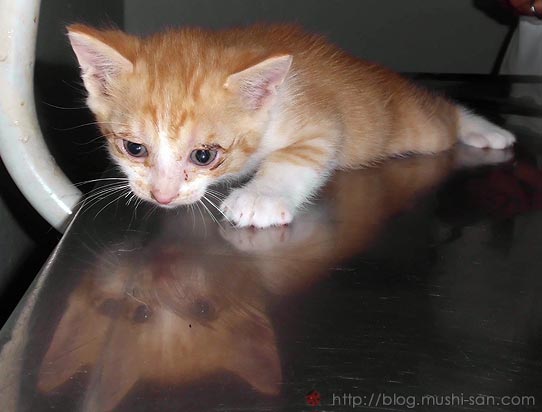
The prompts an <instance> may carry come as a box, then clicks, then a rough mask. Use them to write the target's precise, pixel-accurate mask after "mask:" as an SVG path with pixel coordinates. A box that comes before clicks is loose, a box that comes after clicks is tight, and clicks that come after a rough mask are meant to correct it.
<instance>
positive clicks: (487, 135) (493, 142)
mask: <svg viewBox="0 0 542 412" xmlns="http://www.w3.org/2000/svg"><path fill="white" fill-rule="evenodd" d="M457 110H458V117H459V122H458V138H459V140H460V141H461V142H463V143H465V144H466V145H469V146H473V147H478V148H490V149H505V148H507V147H509V146H512V145H513V144H514V142H515V141H516V138H515V137H514V135H513V134H512V133H510V132H509V131H508V130H504V129H503V128H502V127H499V126H497V125H495V124H493V123H491V122H490V121H488V120H486V119H484V118H483V117H481V116H478V115H475V114H474V113H472V112H470V111H469V110H467V109H465V108H464V107H461V106H458V108H457Z"/></svg>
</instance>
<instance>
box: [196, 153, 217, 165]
mask: <svg viewBox="0 0 542 412" xmlns="http://www.w3.org/2000/svg"><path fill="white" fill-rule="evenodd" d="M216 154H217V151H216V150H213V149H196V150H193V151H192V153H190V160H191V161H192V163H194V164H196V165H198V166H207V165H208V164H210V163H211V162H212V161H213V160H215V158H216Z"/></svg>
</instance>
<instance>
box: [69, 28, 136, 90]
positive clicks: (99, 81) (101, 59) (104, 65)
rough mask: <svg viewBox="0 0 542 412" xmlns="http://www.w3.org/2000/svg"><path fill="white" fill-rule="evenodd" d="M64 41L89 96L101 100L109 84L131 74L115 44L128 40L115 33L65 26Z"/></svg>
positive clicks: (126, 60) (129, 64) (129, 65)
mask: <svg viewBox="0 0 542 412" xmlns="http://www.w3.org/2000/svg"><path fill="white" fill-rule="evenodd" d="M68 38H69V39H70V43H71V46H72V48H73V51H74V52H75V55H76V56H77V60H78V61H79V65H80V66H81V77H82V78H83V82H84V84H85V87H86V89H87V91H88V92H89V95H90V96H104V95H107V94H108V91H109V90H110V86H111V82H112V81H114V80H115V79H116V78H117V77H118V76H120V75H121V74H123V73H130V72H132V70H133V68H134V67H133V63H132V62H131V61H130V60H129V58H128V57H127V56H125V55H123V53H121V50H120V47H118V46H119V43H120V44H122V42H123V41H125V40H131V38H130V36H128V35H125V34H124V33H121V32H119V31H100V30H96V29H93V28H91V27H88V26H84V25H81V24H74V25H71V26H68Z"/></svg>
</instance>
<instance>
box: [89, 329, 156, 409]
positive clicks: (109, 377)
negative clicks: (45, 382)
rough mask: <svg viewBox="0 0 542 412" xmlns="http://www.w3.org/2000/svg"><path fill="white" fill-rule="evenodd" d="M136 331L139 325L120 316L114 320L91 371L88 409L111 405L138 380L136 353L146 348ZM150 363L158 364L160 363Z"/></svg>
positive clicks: (143, 352)
mask: <svg viewBox="0 0 542 412" xmlns="http://www.w3.org/2000/svg"><path fill="white" fill-rule="evenodd" d="M140 333H141V331H140V329H139V328H134V327H133V325H132V324H131V323H130V322H126V321H125V320H124V319H119V320H117V321H116V324H115V325H114V328H113V333H112V334H111V335H109V336H108V340H107V341H105V342H104V344H103V346H102V351H103V353H101V354H100V360H99V362H98V363H96V364H95V365H94V369H93V371H92V374H93V376H94V377H95V379H94V380H93V381H92V382H91V385H93V386H91V387H89V389H88V393H89V394H90V396H91V398H89V399H87V402H88V404H87V409H88V410H91V411H104V412H105V411H111V410H113V409H115V407H116V406H117V405H118V404H119V402H120V401H122V399H123V398H124V397H125V396H126V394H127V393H128V392H129V391H130V390H131V389H132V388H133V386H134V385H135V384H136V382H137V381H138V380H139V377H140V372H141V371H140V366H141V363H142V362H145V361H144V360H141V359H140V358H139V357H138V355H142V356H145V354H146V349H148V347H145V345H144V344H142V343H141V342H138V338H141V335H140ZM154 367H156V368H160V365H159V364H156V365H155V366H154Z"/></svg>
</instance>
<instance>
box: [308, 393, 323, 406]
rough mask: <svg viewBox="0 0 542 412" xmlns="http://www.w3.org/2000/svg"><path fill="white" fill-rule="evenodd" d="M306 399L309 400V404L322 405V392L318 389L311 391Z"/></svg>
mask: <svg viewBox="0 0 542 412" xmlns="http://www.w3.org/2000/svg"><path fill="white" fill-rule="evenodd" d="M305 400H306V401H307V405H309V406H315V407H316V406H320V400H321V398H320V394H319V393H318V392H317V391H310V392H309V393H307V395H306V396H305Z"/></svg>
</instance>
